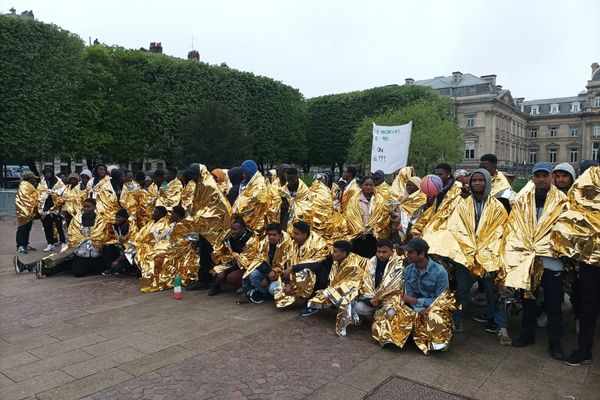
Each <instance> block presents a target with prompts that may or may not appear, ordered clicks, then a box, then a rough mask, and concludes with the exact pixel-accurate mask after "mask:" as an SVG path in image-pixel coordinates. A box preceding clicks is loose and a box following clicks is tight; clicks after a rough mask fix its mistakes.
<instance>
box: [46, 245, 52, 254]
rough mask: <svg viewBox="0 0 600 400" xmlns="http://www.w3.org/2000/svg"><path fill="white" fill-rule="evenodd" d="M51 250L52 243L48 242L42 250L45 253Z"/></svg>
mask: <svg viewBox="0 0 600 400" xmlns="http://www.w3.org/2000/svg"><path fill="white" fill-rule="evenodd" d="M52 250H54V245H53V244H49V245H48V246H46V247H45V248H44V252H45V253H48V252H50V251H52Z"/></svg>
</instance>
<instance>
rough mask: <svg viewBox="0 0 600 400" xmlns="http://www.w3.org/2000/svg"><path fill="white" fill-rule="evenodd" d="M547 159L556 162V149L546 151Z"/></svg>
mask: <svg viewBox="0 0 600 400" xmlns="http://www.w3.org/2000/svg"><path fill="white" fill-rule="evenodd" d="M548 161H549V162H551V163H555V162H556V149H550V150H549V151H548Z"/></svg>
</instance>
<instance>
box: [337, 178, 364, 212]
mask: <svg viewBox="0 0 600 400" xmlns="http://www.w3.org/2000/svg"><path fill="white" fill-rule="evenodd" d="M359 193H360V187H359V186H358V183H356V179H352V180H351V181H350V182H348V185H347V186H346V187H345V188H344V191H343V192H341V191H340V197H341V199H340V206H341V208H342V209H341V211H342V212H344V213H345V212H346V208H348V204H349V203H350V201H351V200H352V199H353V198H354V197H355V196H358V194H359Z"/></svg>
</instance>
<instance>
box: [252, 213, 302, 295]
mask: <svg viewBox="0 0 600 400" xmlns="http://www.w3.org/2000/svg"><path fill="white" fill-rule="evenodd" d="M291 250H292V239H291V238H290V237H289V236H288V234H287V233H285V232H283V231H282V230H281V226H280V225H279V224H277V223H270V224H268V225H267V237H266V238H264V239H263V240H262V241H261V242H260V244H259V247H258V257H257V259H256V261H255V262H254V266H253V267H251V268H249V269H248V270H246V273H245V274H244V279H246V278H248V286H249V288H248V289H249V290H248V292H247V296H248V298H249V299H250V301H252V302H253V303H262V302H263V301H264V300H265V299H266V298H269V297H272V296H273V294H274V293H275V289H276V288H277V280H278V279H279V278H280V277H281V276H282V275H283V271H285V269H286V268H287V266H288V265H289V263H290V256H291Z"/></svg>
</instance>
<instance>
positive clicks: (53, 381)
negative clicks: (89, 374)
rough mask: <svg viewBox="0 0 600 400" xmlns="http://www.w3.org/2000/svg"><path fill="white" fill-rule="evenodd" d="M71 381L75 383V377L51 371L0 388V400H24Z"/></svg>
mask: <svg viewBox="0 0 600 400" xmlns="http://www.w3.org/2000/svg"><path fill="white" fill-rule="evenodd" d="M71 381H73V377H71V376H69V375H67V374H65V373H64V372H62V371H51V372H48V373H45V374H43V375H39V376H37V377H35V378H31V379H29V380H26V381H23V382H19V383H14V384H12V385H8V386H5V387H3V388H0V399H11V400H12V399H14V400H18V399H23V398H26V397H29V396H33V395H35V394H37V393H39V392H42V391H44V390H48V389H51V388H55V387H57V386H60V385H64V384H65V383H67V382H71Z"/></svg>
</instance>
